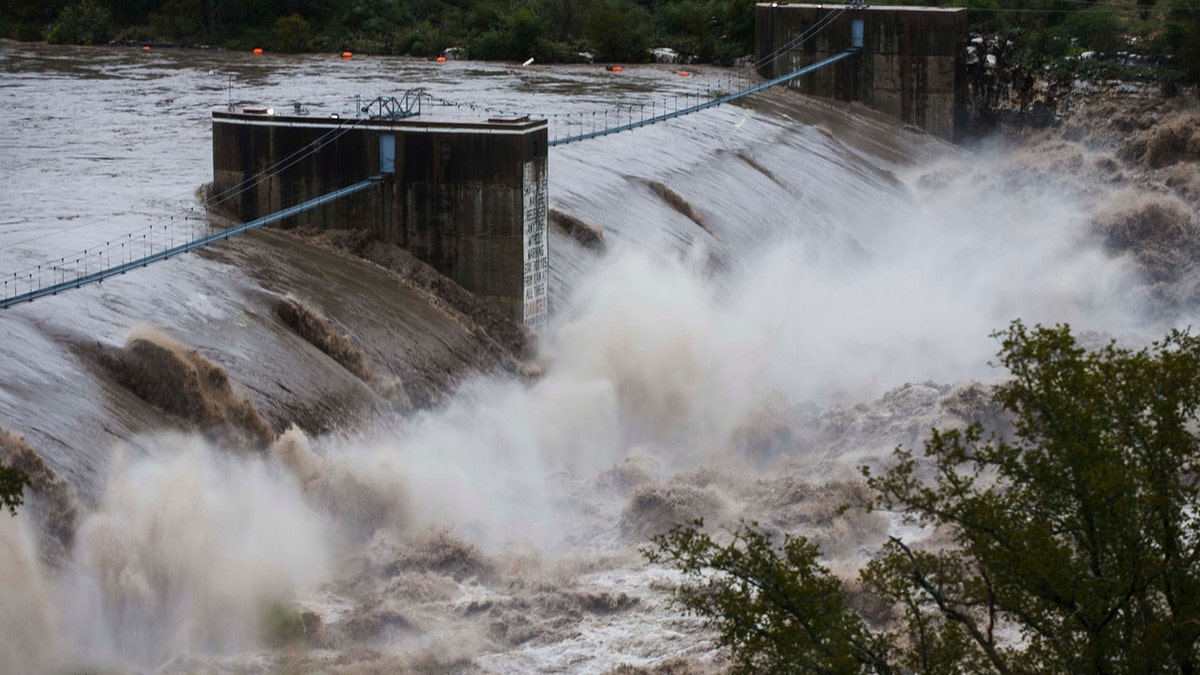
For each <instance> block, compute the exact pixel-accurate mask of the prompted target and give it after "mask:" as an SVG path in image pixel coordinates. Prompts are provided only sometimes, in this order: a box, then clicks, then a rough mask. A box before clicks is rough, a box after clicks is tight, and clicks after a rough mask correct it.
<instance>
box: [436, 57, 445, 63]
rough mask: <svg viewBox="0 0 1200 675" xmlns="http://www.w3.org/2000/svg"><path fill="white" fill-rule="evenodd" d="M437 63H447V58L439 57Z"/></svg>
mask: <svg viewBox="0 0 1200 675" xmlns="http://www.w3.org/2000/svg"><path fill="white" fill-rule="evenodd" d="M437 62H438V63H445V62H446V57H444V56H439V57H437Z"/></svg>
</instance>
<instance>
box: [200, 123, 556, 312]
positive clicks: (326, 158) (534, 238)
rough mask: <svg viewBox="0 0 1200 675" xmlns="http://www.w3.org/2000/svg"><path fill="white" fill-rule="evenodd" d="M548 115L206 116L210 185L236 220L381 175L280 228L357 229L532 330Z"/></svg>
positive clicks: (541, 291)
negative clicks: (209, 119) (373, 184)
mask: <svg viewBox="0 0 1200 675" xmlns="http://www.w3.org/2000/svg"><path fill="white" fill-rule="evenodd" d="M546 142H547V137H546V122H545V120H530V119H528V118H519V119H492V120H479V121H477V122H463V121H458V120H453V121H450V120H441V121H440V120H436V119H429V118H426V117H424V116H415V117H408V118H404V119H397V120H392V119H335V118H317V117H307V116H294V117H291V116H279V115H268V114H265V113H261V112H248V111H233V112H215V113H213V188H214V194H216V195H217V196H218V198H222V197H224V199H223V201H222V202H221V204H220V206H221V207H222V208H224V209H226V210H228V212H230V213H231V214H232V215H234V216H235V217H237V218H239V219H240V220H242V221H249V220H253V219H255V218H258V217H261V216H264V215H267V214H270V213H273V212H276V211H279V210H280V209H283V208H286V207H289V206H292V205H295V204H298V203H301V202H304V201H306V200H308V199H312V198H314V197H317V196H320V195H322V194H326V193H329V192H332V191H334V190H336V189H338V188H341V187H345V186H347V185H350V184H353V183H355V182H358V181H361V180H364V179H366V178H369V177H371V176H374V175H378V174H389V175H390V176H391V179H390V180H387V181H384V182H382V183H381V184H380V185H379V186H378V187H377V188H373V189H370V190H365V191H363V192H360V193H358V194H356V195H354V196H351V197H347V198H345V199H341V200H338V201H336V202H333V203H331V204H328V205H326V206H322V207H320V208H318V209H315V210H312V211H309V212H307V213H304V214H301V215H299V216H296V217H294V218H289V219H287V220H285V221H283V222H282V223H281V226H282V227H295V226H299V225H307V226H312V227H316V228H338V229H362V230H368V231H370V232H371V233H372V234H373V235H374V236H375V237H376V238H378V239H379V240H381V241H384V242H388V243H392V244H396V245H398V246H402V247H404V248H405V249H407V250H409V251H410V252H411V253H412V254H413V255H414V256H416V257H417V258H418V259H419V260H422V261H423V262H425V263H428V264H429V265H431V266H432V267H433V268H434V269H436V270H437V271H438V272H440V273H441V274H444V275H445V276H447V277H449V278H450V279H453V280H454V281H455V282H457V283H458V284H459V285H461V286H462V287H463V288H465V289H467V290H468V291H471V292H472V293H474V294H476V295H478V296H480V297H484V298H488V299H490V300H492V301H494V302H496V303H498V304H499V305H501V306H503V307H504V308H505V309H507V310H508V311H509V312H510V313H511V314H512V316H513V317H514V318H516V319H518V320H520V321H523V322H525V323H526V324H527V325H529V326H531V327H533V328H535V329H537V328H540V327H541V326H542V325H543V324H544V322H545V320H546V311H547V306H546V302H547V300H546V298H547V279H548V276H549V250H548V241H547V233H546V223H547V145H546Z"/></svg>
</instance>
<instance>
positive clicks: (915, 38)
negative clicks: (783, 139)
mask: <svg viewBox="0 0 1200 675" xmlns="http://www.w3.org/2000/svg"><path fill="white" fill-rule="evenodd" d="M755 16H756V23H757V30H756V51H757V59H758V63H759V64H760V66H759V74H761V75H762V76H763V77H765V78H773V77H778V76H780V75H783V74H785V73H789V72H792V71H795V70H799V69H800V68H802V67H804V66H806V65H808V64H810V63H815V62H817V61H820V60H821V59H824V58H827V57H829V56H833V55H834V54H838V53H840V52H843V51H845V50H846V49H848V48H850V47H851V46H852V45H853V44H854V41H855V34H856V32H857V34H858V35H859V36H861V39H862V45H861V47H862V53H861V54H860V55H859V56H857V57H855V58H852V59H846V60H844V61H842V62H840V63H837V64H834V65H833V66H831V67H829V68H825V69H823V70H821V71H818V72H816V73H813V74H812V75H810V76H808V77H806V78H801V79H798V80H795V81H794V82H793V83H792V84H791V86H793V87H796V88H798V89H799V90H801V91H803V92H804V93H806V94H811V95H814V96H823V97H826V98H833V99H838V100H841V101H859V102H861V103H864V104H866V105H867V106H869V107H871V108H874V109H875V110H879V111H881V112H884V113H887V114H889V115H892V116H893V117H896V118H897V119H899V120H901V121H903V122H905V123H908V124H912V125H915V126H917V127H920V128H921V129H923V130H925V131H927V132H929V133H931V134H935V135H937V136H940V137H942V138H945V139H947V140H951V141H957V140H960V139H961V138H962V136H963V134H964V133H965V132H966V130H967V121H968V119H967V84H966V67H965V63H964V61H965V54H966V45H967V40H968V37H969V35H968V32H967V28H968V23H967V11H966V10H965V9H961V8H939V7H890V6H870V7H850V6H846V5H836V4H831V5H817V4H790V3H787V2H772V3H761V4H758V5H756V8H755ZM810 31H811V35H810V36H808V37H807V39H802V36H804V35H805V34H806V33H808V32H810ZM776 56H778V58H775V57H776Z"/></svg>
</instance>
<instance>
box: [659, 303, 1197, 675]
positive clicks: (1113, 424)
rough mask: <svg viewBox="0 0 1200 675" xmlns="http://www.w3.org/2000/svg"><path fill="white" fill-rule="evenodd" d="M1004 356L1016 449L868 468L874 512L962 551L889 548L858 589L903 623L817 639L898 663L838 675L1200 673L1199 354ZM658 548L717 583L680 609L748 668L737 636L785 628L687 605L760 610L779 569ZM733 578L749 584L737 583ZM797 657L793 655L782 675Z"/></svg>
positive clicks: (940, 449)
mask: <svg viewBox="0 0 1200 675" xmlns="http://www.w3.org/2000/svg"><path fill="white" fill-rule="evenodd" d="M998 337H999V338H1000V339H1001V350H1000V354H999V360H1000V363H1001V364H1002V365H1003V366H1005V367H1006V368H1007V369H1008V370H1009V371H1010V372H1011V374H1012V379H1011V380H1010V381H1009V382H1007V383H1006V384H1004V385H1001V386H999V387H998V388H997V390H996V393H995V397H996V400H997V401H998V402H999V403H1000V404H1001V405H1002V406H1003V407H1004V408H1005V410H1007V411H1008V412H1009V413H1010V414H1011V415H1012V418H1013V420H1014V426H1013V432H1012V435H1011V437H1010V438H997V437H995V436H991V435H989V436H985V435H984V433H983V432H982V430H981V429H980V427H978V426H972V427H969V428H968V429H966V430H964V431H957V430H954V431H946V432H938V431H936V430H935V431H934V433H933V434H932V436H931V438H930V440H929V441H928V442H926V444H925V447H924V455H925V456H924V458H918V457H917V456H915V455H914V454H913V453H912V452H910V451H908V450H905V449H903V448H899V449H897V450H896V453H895V455H894V457H895V463H894V464H893V465H892V466H891V467H890V468H888V469H886V470H884V471H883V472H882V473H879V474H875V473H872V472H870V471H867V470H866V469H864V473H865V474H866V476H867V480H868V485H869V486H870V487H871V488H872V491H873V494H874V501H873V503H872V505H871V506H872V507H874V508H880V509H887V510H889V511H892V512H895V513H898V514H900V515H901V516H902V517H904V518H906V519H908V520H910V521H913V522H918V523H922V524H926V525H932V526H936V527H939V528H941V529H942V531H945V532H948V533H949V534H950V535H951V536H952V537H953V542H954V545H953V546H951V547H949V548H948V549H946V550H941V551H925V550H920V549H918V548H917V547H916V546H913V545H911V544H909V543H906V542H904V541H901V540H899V539H893V540H892V541H891V542H890V544H889V545H888V546H886V547H885V548H884V550H882V551H881V552H880V554H879V555H878V556H877V557H876V559H875V560H874V561H872V562H871V563H870V564H869V565H868V566H866V568H865V569H864V570H863V572H862V586H863V588H864V589H866V590H867V592H869V593H870V594H871V597H872V598H873V600H874V601H876V602H882V603H883V604H884V606H886V607H888V608H889V610H890V611H891V612H893V613H894V614H893V616H894V617H895V618H894V619H893V620H892V621H891V622H890V624H889V625H888V626H886V627H875V628H874V629H873V631H872V632H871V633H870V637H867V638H863V637H862V636H861V633H860V632H859V631H860V628H859V626H862V625H864V624H861V623H860V624H856V623H855V622H854V621H853V620H850V619H844V620H838V621H835V622H831V623H829V624H827V625H825V626H824V628H823V629H824V630H825V631H826V633H825V634H822V635H817V636H816V637H815V638H813V639H815V640H817V641H818V643H819V644H824V643H826V641H833V642H837V641H841V642H847V641H853V642H852V644H854V643H862V644H868V645H876V644H879V643H881V642H882V643H887V644H890V645H892V647H894V651H893V652H892V653H891V654H887V652H886V651H885V650H884V649H882V648H873V649H871V650H870V651H866V650H858V651H851V652H850V653H852V654H855V655H856V658H857V664H856V665H855V664H851V665H850V666H847V667H846V668H844V669H831V670H829V671H827V672H877V673H886V672H892V671H895V672H920V673H950V672H994V673H1015V672H1021V673H1097V674H1099V673H1151V672H1153V673H1195V672H1198V671H1200V481H1198V480H1197V479H1196V477H1197V476H1198V475H1200V465H1198V462H1200V438H1198V436H1197V433H1198V432H1197V430H1198V429H1200V419H1197V418H1198V416H1200V339H1198V338H1196V337H1193V336H1191V335H1189V334H1187V333H1181V332H1172V333H1170V334H1169V335H1168V336H1167V337H1166V338H1165V339H1164V340H1162V341H1161V342H1156V343H1154V344H1153V345H1152V346H1150V347H1149V348H1146V349H1142V350H1137V351H1134V350H1129V349H1124V348H1119V347H1117V346H1116V345H1114V344H1109V345H1107V346H1105V347H1103V348H1101V349H1099V350H1096V351H1087V350H1085V349H1083V348H1082V347H1080V346H1079V345H1078V344H1077V343H1076V341H1075V339H1074V337H1073V336H1072V335H1071V333H1070V330H1069V329H1068V328H1067V327H1065V326H1063V327H1056V328H1043V327H1036V328H1033V329H1028V328H1026V327H1025V326H1024V325H1022V324H1021V323H1019V322H1018V323H1014V324H1013V325H1012V326H1010V327H1009V329H1008V330H1007V331H1005V332H1003V333H1000V334H998ZM656 546H657V550H656V551H653V552H652V553H651V557H652V559H657V560H666V561H670V562H673V563H675V564H676V565H678V566H680V568H681V569H683V571H684V572H685V573H687V574H688V575H690V576H691V578H693V579H706V580H707V581H705V582H703V583H693V584H692V585H690V586H686V587H685V588H684V589H682V590H681V591H680V596H679V597H680V598H681V601H682V603H683V606H684V607H686V608H688V609H690V610H691V611H694V612H697V613H698V614H700V615H701V616H705V617H708V618H709V619H710V620H712V621H713V623H714V625H715V626H716V627H717V628H718V629H719V630H720V631H721V632H722V635H723V640H724V642H725V644H728V645H729V646H731V647H732V648H733V650H734V655H735V658H736V659H737V660H738V662H739V663H742V662H745V659H746V658H747V657H746V655H742V654H739V653H738V650H739V649H742V650H745V649H751V650H759V649H760V647H758V646H757V645H753V644H750V643H747V642H744V641H743V642H736V641H730V638H729V635H728V626H730V625H762V626H768V627H770V626H772V625H775V623H776V622H773V621H772V620H771V619H770V616H769V615H768V614H767V613H766V612H765V611H764V610H763V609H761V608H760V607H759V606H758V605H757V604H755V603H756V602H760V601H759V600H756V601H755V602H751V601H750V600H745V601H743V602H741V603H740V604H739V603H733V602H726V603H724V604H703V603H697V602H695V601H692V600H691V599H690V598H691V594H699V595H700V596H702V595H703V594H704V593H709V594H712V593H714V592H718V595H719V592H720V591H722V590H725V591H728V592H731V593H735V594H740V595H741V596H742V597H744V598H747V597H749V598H753V597H755V594H756V593H757V594H758V596H759V597H761V595H762V594H763V592H764V591H763V590H762V589H763V588H764V586H762V585H761V581H762V580H765V579H769V578H770V577H769V576H768V575H767V574H765V573H764V572H763V571H762V570H765V569H771V568H770V566H766V567H763V566H758V567H754V566H745V565H741V566H739V558H738V557H735V556H731V555H724V556H722V555H718V554H719V553H721V552H722V551H724V550H725V549H724V548H721V547H718V546H716V545H715V544H713V542H712V541H711V539H708V538H707V537H705V536H703V535H701V534H699V533H698V531H697V529H696V528H695V527H694V526H693V527H691V528H680V529H677V530H674V531H672V532H671V533H670V534H668V535H667V536H665V537H662V538H660V539H659V540H657V541H656ZM730 546H733V547H734V548H735V549H736V550H737V551H740V553H739V555H740V556H742V558H746V557H748V558H750V559H756V560H757V559H769V560H772V561H774V562H773V563H772V564H773V565H775V566H784V567H785V568H786V573H785V574H783V576H793V577H796V578H797V579H804V578H806V577H812V576H814V574H818V575H819V572H814V571H813V570H812V565H814V564H816V563H815V561H816V559H817V552H816V551H815V549H812V548H811V547H807V548H803V549H798V548H797V549H796V550H795V552H794V553H793V552H791V551H789V549H788V547H789V546H792V547H793V548H795V544H794V543H789V542H785V543H784V548H783V555H782V556H781V555H779V554H778V553H776V552H775V550H774V549H773V548H772V547H771V546H770V542H769V541H768V540H767V539H765V538H764V537H761V536H759V537H757V538H752V537H749V536H747V535H746V533H745V532H739V534H738V536H737V537H736V538H735V540H734V543H733V544H731V545H730ZM726 548H728V547H726ZM714 572H715V573H714ZM772 574H775V575H778V574H780V573H779V572H777V571H776V572H772ZM706 575H707V576H706ZM739 575H742V576H748V577H749V578H750V579H751V582H750V583H749V584H741V585H738V584H735V583H733V582H732V581H731V580H734V579H737V578H738V576H739ZM755 584H759V585H758V586H756V585H755ZM714 585H715V590H714ZM689 589H690V590H689ZM772 589H773V590H772V592H780V593H783V594H785V595H786V598H785V599H782V600H780V599H775V600H772V602H774V603H776V604H786V605H787V606H791V607H801V608H803V607H806V606H807V605H809V604H812V603H814V602H818V601H820V602H826V600H825V599H824V596H823V594H827V593H830V592H833V589H832V585H831V584H826V585H825V586H824V587H823V588H818V589H816V594H815V595H814V589H812V588H809V587H808V586H806V585H804V584H792V585H788V584H786V583H776V584H775V586H773V587H772ZM805 611H806V610H805ZM828 611H834V612H835V613H836V611H837V610H836V608H834V610H828ZM729 614H733V615H739V616H729ZM879 655H887V659H880V658H878V657H879ZM868 657H869V658H868ZM802 658H806V656H805V654H803V653H802V652H797V651H790V652H789V653H788V654H786V655H785V659H791V660H785V661H784V663H785V664H787V665H786V666H785V667H784V668H783V669H784V670H786V669H787V668H788V667H799V666H798V664H799V662H798V661H796V659H802Z"/></svg>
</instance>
